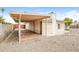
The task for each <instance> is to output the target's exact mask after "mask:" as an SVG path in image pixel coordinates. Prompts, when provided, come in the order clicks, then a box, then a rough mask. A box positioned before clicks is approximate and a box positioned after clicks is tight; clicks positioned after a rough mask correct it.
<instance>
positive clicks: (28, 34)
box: [21, 30, 42, 41]
mask: <svg viewBox="0 0 79 59" xmlns="http://www.w3.org/2000/svg"><path fill="white" fill-rule="evenodd" d="M41 36H42V35H41V34H38V33H35V32H33V31H30V30H21V40H22V41H23V40H31V39H35V38H39V37H41Z"/></svg>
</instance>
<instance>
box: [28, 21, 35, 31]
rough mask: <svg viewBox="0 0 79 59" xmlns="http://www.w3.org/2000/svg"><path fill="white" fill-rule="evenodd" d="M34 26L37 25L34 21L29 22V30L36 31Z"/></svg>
mask: <svg viewBox="0 0 79 59" xmlns="http://www.w3.org/2000/svg"><path fill="white" fill-rule="evenodd" d="M34 26H35V25H34V22H29V30H30V31H35V30H34Z"/></svg>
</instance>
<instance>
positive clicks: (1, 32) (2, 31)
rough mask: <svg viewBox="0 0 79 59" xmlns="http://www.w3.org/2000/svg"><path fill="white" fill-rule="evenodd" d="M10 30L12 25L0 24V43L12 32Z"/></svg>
mask: <svg viewBox="0 0 79 59" xmlns="http://www.w3.org/2000/svg"><path fill="white" fill-rule="evenodd" d="M12 30H13V28H12V25H9V24H1V23H0V41H2V40H3V39H5V38H6V37H7V36H8V35H9V34H10V33H11V32H12Z"/></svg>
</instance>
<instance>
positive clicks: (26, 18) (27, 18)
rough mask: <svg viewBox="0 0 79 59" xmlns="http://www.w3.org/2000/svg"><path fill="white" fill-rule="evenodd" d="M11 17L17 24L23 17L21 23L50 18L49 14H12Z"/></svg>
mask: <svg viewBox="0 0 79 59" xmlns="http://www.w3.org/2000/svg"><path fill="white" fill-rule="evenodd" d="M10 15H11V17H12V18H13V19H14V20H15V21H16V22H17V21H19V16H20V15H21V22H27V21H34V20H41V19H45V18H48V17H50V15H49V14H35V13H11V14H10Z"/></svg>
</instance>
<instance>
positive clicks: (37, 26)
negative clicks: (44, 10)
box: [35, 21, 40, 33]
mask: <svg viewBox="0 0 79 59" xmlns="http://www.w3.org/2000/svg"><path fill="white" fill-rule="evenodd" d="M35 32H36V33H40V21H35Z"/></svg>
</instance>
